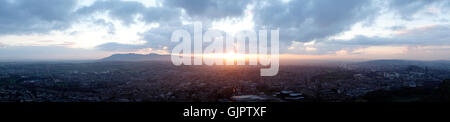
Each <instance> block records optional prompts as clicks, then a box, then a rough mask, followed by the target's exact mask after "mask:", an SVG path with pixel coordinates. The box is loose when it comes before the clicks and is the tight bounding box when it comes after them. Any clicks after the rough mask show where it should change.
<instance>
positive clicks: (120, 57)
mask: <svg viewBox="0 0 450 122" xmlns="http://www.w3.org/2000/svg"><path fill="white" fill-rule="evenodd" d="M100 61H170V55H159V54H153V53H151V54H146V55H145V54H135V53H129V54H114V55H111V56H109V57H106V58H103V59H100Z"/></svg>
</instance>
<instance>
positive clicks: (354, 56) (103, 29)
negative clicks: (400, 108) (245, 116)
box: [0, 0, 450, 103]
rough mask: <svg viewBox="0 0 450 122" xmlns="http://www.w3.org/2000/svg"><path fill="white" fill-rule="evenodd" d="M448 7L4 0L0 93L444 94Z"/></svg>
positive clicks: (9, 97) (373, 2)
mask: <svg viewBox="0 0 450 122" xmlns="http://www.w3.org/2000/svg"><path fill="white" fill-rule="evenodd" d="M449 15H450V1H448V0H39V1H37V0H31V1H30V0H0V102H213V103H216V102H217V103H222V102H442V101H450V36H449V35H450V34H449V33H450V16H449ZM208 59H212V60H208Z"/></svg>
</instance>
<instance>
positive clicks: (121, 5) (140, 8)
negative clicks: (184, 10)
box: [77, 0, 180, 25]
mask: <svg viewBox="0 0 450 122" xmlns="http://www.w3.org/2000/svg"><path fill="white" fill-rule="evenodd" d="M98 12H107V13H108V15H109V17H111V18H113V19H116V20H120V21H121V22H122V23H123V24H125V25H129V24H132V23H134V22H135V18H136V16H141V18H140V20H142V21H144V22H147V23H169V22H171V23H170V24H174V23H180V18H179V16H180V11H179V10H177V9H172V8H168V7H157V6H151V7H146V6H145V5H144V4H142V3H141V2H136V1H119V0H109V1H96V2H95V3H93V4H92V5H90V6H86V7H83V8H80V9H79V10H77V13H78V14H81V15H91V14H93V13H98Z"/></svg>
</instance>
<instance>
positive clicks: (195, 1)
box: [163, 0, 252, 19]
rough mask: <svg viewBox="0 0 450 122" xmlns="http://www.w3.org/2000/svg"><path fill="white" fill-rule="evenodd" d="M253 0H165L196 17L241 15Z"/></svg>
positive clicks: (168, 3) (211, 17) (214, 17)
mask: <svg viewBox="0 0 450 122" xmlns="http://www.w3.org/2000/svg"><path fill="white" fill-rule="evenodd" d="M251 2H252V1H251V0H165V1H164V2H163V4H164V5H165V6H167V7H175V8H182V9H183V10H185V11H186V13H187V14H188V15H189V16H191V17H194V18H200V19H221V18H225V17H239V16H242V15H243V14H244V10H245V9H246V7H247V5H248V4H250V3H251Z"/></svg>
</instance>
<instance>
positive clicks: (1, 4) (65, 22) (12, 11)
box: [0, 0, 76, 35]
mask: <svg viewBox="0 0 450 122" xmlns="http://www.w3.org/2000/svg"><path fill="white" fill-rule="evenodd" d="M75 5H76V1H75V0H31V1H30V0H12V1H11V0H1V1H0V35H5V34H29V33H46V32H48V31H51V30H62V29H66V28H68V27H70V24H71V23H72V22H73V18H72V17H73V16H72V11H73V9H74V7H75Z"/></svg>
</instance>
